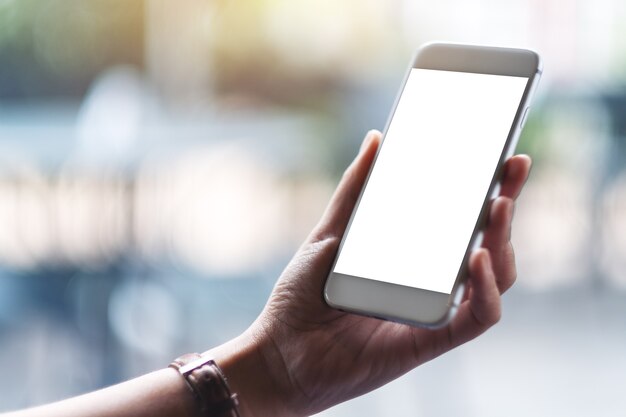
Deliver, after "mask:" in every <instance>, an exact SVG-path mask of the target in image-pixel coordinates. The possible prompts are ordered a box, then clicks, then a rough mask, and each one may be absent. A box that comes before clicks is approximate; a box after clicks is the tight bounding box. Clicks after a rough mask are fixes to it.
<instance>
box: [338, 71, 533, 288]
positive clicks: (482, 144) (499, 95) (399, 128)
mask: <svg viewBox="0 0 626 417" xmlns="http://www.w3.org/2000/svg"><path fill="white" fill-rule="evenodd" d="M527 83H528V78H527V77H513V76H503V75H491V74H476V73H467V72H456V71H440V70H430V69H419V68H413V69H412V70H411V73H410V74H409V77H408V79H407V82H406V84H405V86H404V90H403V92H402V95H401V97H400V100H399V101H398V105H397V107H396V110H395V113H394V115H393V118H392V120H391V122H390V124H389V127H388V129H387V133H386V135H385V139H384V141H383V144H382V147H381V149H380V150H379V154H378V156H377V158H376V162H375V165H374V168H373V170H372V172H371V173H370V176H369V179H368V182H367V184H366V186H365V190H364V191H363V195H362V196H361V199H360V201H359V205H358V208H357V209H356V213H355V214H354V216H353V219H352V222H351V224H350V226H349V228H348V230H347V232H346V233H347V234H346V236H345V238H344V242H343V245H342V248H341V251H340V253H339V256H338V258H337V261H336V263H335V267H334V270H333V272H335V273H340V274H345V275H352V276H356V277H361V278H366V279H373V280H377V281H383V282H389V283H393V284H399V285H403V286H408V287H415V288H421V289H425V290H429V291H435V292H440V293H445V294H450V292H451V291H452V289H453V286H454V282H455V280H456V277H457V274H458V272H459V269H460V267H461V264H462V262H463V258H464V256H465V252H466V250H467V247H468V245H469V242H470V239H471V236H472V232H473V231H474V228H475V226H476V222H477V221H478V217H479V215H480V211H481V208H482V204H483V202H484V200H485V197H486V195H487V192H488V190H489V187H490V185H491V180H492V178H493V175H494V173H495V170H496V168H497V165H498V161H499V159H500V156H501V154H502V152H503V150H504V146H505V144H506V140H507V137H508V135H509V131H510V130H511V126H512V124H513V120H514V118H515V114H516V112H517V109H518V107H519V105H520V102H521V99H522V97H523V94H524V90H525V88H526V84H527Z"/></svg>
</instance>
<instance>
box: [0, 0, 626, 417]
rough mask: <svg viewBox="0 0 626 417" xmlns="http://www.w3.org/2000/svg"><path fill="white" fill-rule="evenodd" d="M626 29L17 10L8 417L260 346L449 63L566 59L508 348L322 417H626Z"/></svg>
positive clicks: (16, 1) (228, 0)
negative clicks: (270, 314) (339, 206)
mask: <svg viewBox="0 0 626 417" xmlns="http://www.w3.org/2000/svg"><path fill="white" fill-rule="evenodd" d="M625 23H626V3H624V2H623V1H620V0H596V1H593V2H589V1H583V0H576V1H565V0H510V1H506V2H504V1H497V0H439V1H436V2H434V1H431V2H426V1H414V0H391V1H381V0H342V1H333V0H254V1H252V0H250V1H241V0H184V1H176V2H175V1H167V0H92V1H84V0H0V369H2V371H1V372H0V411H6V410H11V409H15V408H21V407H27V406H32V405H37V404H41V403H44V402H50V401H54V400H58V399H62V398H65V397H68V396H71V395H76V394H80V393H83V392H86V391H89V390H94V389H97V388H100V387H104V386H107V385H110V384H113V383H116V382H119V381H122V380H125V379H128V378H131V377H134V376H137V375H140V374H142V373H145V372H148V371H151V370H154V369H157V368H161V367H164V366H166V365H167V364H168V363H169V362H170V361H171V360H172V359H173V358H174V357H176V356H178V355H179V354H181V353H185V352H189V351H203V350H206V349H208V348H209V347H212V346H215V345H217V344H219V343H221V342H224V341H226V340H228V339H229V338H231V337H233V336H235V335H237V334H239V333H240V332H241V331H242V330H244V329H245V328H246V327H247V326H248V325H249V324H250V323H251V322H252V320H253V319H254V318H255V317H256V315H257V314H258V313H259V311H260V310H261V308H262V307H263V305H264V302H265V300H266V299H267V296H268V295H269V293H270V291H271V288H272V285H273V283H274V282H275V280H276V278H277V277H278V275H279V274H280V271H281V270H282V268H283V267H284V266H285V265H286V263H287V262H288V260H289V259H290V257H291V256H292V254H293V253H294V251H295V250H296V248H297V247H298V245H299V244H300V242H301V241H302V240H303V239H304V237H305V236H306V234H307V233H308V231H309V230H310V229H311V227H312V226H313V225H314V224H315V222H316V220H317V219H318V217H319V216H320V214H321V212H322V210H323V208H324V207H325V205H326V202H327V200H328V198H329V196H330V194H331V192H332V190H333V188H334V186H335V185H336V183H337V181H338V178H339V176H340V174H341V172H342V170H343V169H344V168H345V167H346V166H347V164H348V163H349V161H350V160H351V159H352V158H353V157H354V155H355V154H356V152H357V149H358V146H359V143H360V141H361V139H362V137H363V136H364V135H365V133H366V132H367V130H369V129H371V128H377V129H383V128H384V124H385V121H386V118H387V116H388V114H389V112H390V110H391V106H392V104H393V100H394V97H395V95H396V93H397V91H398V89H399V87H400V83H401V81H402V78H403V76H404V74H405V71H406V69H407V67H408V65H409V63H410V61H411V58H412V56H413V54H414V51H415V49H416V48H417V47H418V46H419V45H420V44H422V43H424V42H427V41H432V40H447V41H456V42H463V43H480V44H490V45H504V46H521V47H530V48H533V49H536V50H537V51H539V52H540V53H541V55H542V56H543V59H544V70H545V71H544V77H543V79H542V82H541V84H540V88H539V91H538V96H537V97H536V100H535V102H534V105H533V110H532V112H531V115H530V118H529V121H528V123H527V125H526V129H525V132H524V134H523V137H522V140H521V142H520V146H519V151H521V152H526V153H529V154H530V155H531V156H532V157H533V159H534V162H535V163H534V166H533V171H532V174H531V178H530V180H529V183H528V184H527V186H526V188H525V190H524V193H523V196H522V197H521V199H520V201H519V205H518V207H517V211H516V220H515V224H514V230H513V232H514V235H513V240H514V244H515V248H516V253H517V260H518V264H519V278H518V282H517V284H516V286H515V287H514V288H513V289H512V290H511V291H510V292H509V293H507V294H506V296H505V297H504V315H503V319H502V321H501V322H500V323H499V324H498V325H497V326H496V327H494V328H493V329H491V330H490V331H489V332H488V333H487V334H485V335H484V336H482V337H480V338H479V339H477V340H476V341H474V342H472V343H470V344H468V345H465V346H463V347H461V348H459V349H457V350H455V351H453V352H451V353H448V354H446V355H445V356H443V357H441V358H439V359H437V360H435V361H433V362H431V363H428V364H426V365H424V366H422V367H420V368H418V369H416V370H414V371H412V372H410V373H409V374H408V375H406V376H404V377H402V378H400V379H399V380H397V381H395V382H393V383H391V384H389V385H387V386H385V387H383V388H382V389H379V390H378V391H375V392H373V393H371V394H368V395H365V396H363V397H361V398H358V399H356V400H353V401H350V402H347V403H345V404H342V405H340V406H338V407H336V408H334V409H331V410H328V411H326V412H324V413H322V414H321V415H323V416H352V415H354V416H357V415H358V416H362V415H368V416H385V415H390V414H393V415H396V416H415V415H418V416H452V415H464V416H481V417H485V416H501V415H507V416H510V417H514V416H528V415H568V416H588V415H595V416H617V415H623V414H624V410H626V397H624V395H623V382H624V375H626V171H625V170H624V167H625V166H626V165H625V160H624V159H625V157H626V88H624V86H625V85H626V24H625ZM180 323H185V324H186V325H185V326H180V325H179V324H180Z"/></svg>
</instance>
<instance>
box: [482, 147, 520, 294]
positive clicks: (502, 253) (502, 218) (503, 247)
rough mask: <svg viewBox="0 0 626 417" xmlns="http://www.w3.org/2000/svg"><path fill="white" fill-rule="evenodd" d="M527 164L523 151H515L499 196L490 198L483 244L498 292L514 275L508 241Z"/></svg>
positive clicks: (513, 279)
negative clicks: (519, 152) (521, 153)
mask: <svg viewBox="0 0 626 417" xmlns="http://www.w3.org/2000/svg"><path fill="white" fill-rule="evenodd" d="M530 166H531V160H530V158H529V157H528V156H526V155H516V156H514V157H512V158H510V159H509V160H508V161H507V162H506V164H505V166H504V175H503V177H502V181H501V188H500V197H498V198H497V199H496V200H495V201H493V203H492V204H491V207H490V210H489V219H488V222H487V228H486V229H485V232H484V239H483V245H482V246H483V247H484V248H486V249H488V250H489V252H490V253H491V257H492V261H493V269H494V271H495V274H496V277H497V281H496V282H497V285H498V289H499V290H500V293H503V292H504V291H506V290H508V289H509V288H510V287H511V286H512V285H513V283H515V280H516V278H517V270H516V268H515V254H514V252H513V246H512V245H511V242H510V240H511V222H512V221H513V208H514V201H513V200H514V199H515V198H517V197H518V196H519V194H520V192H521V190H522V187H523V186H524V183H525V182H526V180H527V179H528V174H529V172H530Z"/></svg>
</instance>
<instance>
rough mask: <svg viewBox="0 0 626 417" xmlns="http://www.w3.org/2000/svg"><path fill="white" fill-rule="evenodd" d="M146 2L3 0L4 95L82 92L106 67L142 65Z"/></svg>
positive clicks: (0, 57)
mask: <svg viewBox="0 0 626 417" xmlns="http://www.w3.org/2000/svg"><path fill="white" fill-rule="evenodd" d="M143 16H144V2H143V0H90V1H83V0H0V62H2V65H0V98H2V99H7V98H28V97H37V98H41V97H49V96H70V97H75V96H81V95H82V94H84V92H85V91H86V89H87V88H88V86H89V85H90V83H91V82H92V81H93V79H94V78H95V77H96V76H97V75H98V74H99V73H100V72H101V71H102V70H103V69H105V68H107V67H109V66H111V65H116V64H128V65H134V66H138V67H141V66H142V65H143V39H144V18H143Z"/></svg>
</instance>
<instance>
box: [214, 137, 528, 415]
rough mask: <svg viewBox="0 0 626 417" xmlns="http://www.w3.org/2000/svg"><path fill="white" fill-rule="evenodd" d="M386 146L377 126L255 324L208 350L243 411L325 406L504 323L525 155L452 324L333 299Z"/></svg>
mask: <svg viewBox="0 0 626 417" xmlns="http://www.w3.org/2000/svg"><path fill="white" fill-rule="evenodd" d="M379 143H380V133H379V132H375V131H372V132H370V133H369V134H368V135H367V137H366V138H365V141H364V142H363V145H362V147H361V151H360V152H359V155H358V156H357V157H356V159H355V160H354V162H353V163H352V164H351V165H350V167H349V168H348V169H347V170H346V172H345V174H344V176H343V178H342V179H341V182H340V183H339V186H338V187H337V190H336V192H335V194H334V196H333V197H332V199H331V201H330V204H329V206H328V208H327V209H326V212H325V213H324V215H323V217H322V219H321V220H320V222H319V224H318V225H317V226H316V227H315V229H314V230H313V232H312V233H311V234H310V236H309V237H308V238H307V239H306V241H305V243H304V244H303V245H302V247H301V248H300V249H299V250H298V252H297V253H296V255H295V256H294V258H293V259H292V261H291V262H290V263H289V265H288V266H287V268H286V269H285V271H284V272H283V273H282V275H281V277H280V279H279V280H278V282H277V284H276V286H275V288H274V290H273V292H272V295H271V297H270V299H269V301H268V303H267V305H266V307H265V309H264V310H263V312H262V313H261V315H260V316H259V317H258V319H257V320H256V321H255V322H254V324H253V325H252V326H251V327H250V328H249V329H248V330H247V331H246V332H245V333H244V334H243V335H242V336H240V337H239V338H237V339H235V340H233V341H231V342H228V343H226V344H225V345H222V346H220V347H218V348H215V349H213V350H211V351H210V354H212V355H214V357H215V358H216V360H217V362H218V363H219V364H220V365H221V366H222V368H223V369H224V371H225V374H226V376H227V377H228V378H229V381H230V383H231V385H232V389H233V390H234V391H235V392H238V393H239V396H240V401H241V409H242V415H243V416H244V417H245V416H253V415H259V416H260V415H263V416H269V415H272V416H283V415H290V416H291V415H309V414H313V413H316V412H319V411H321V410H324V409H326V408H328V407H331V406H333V405H335V404H338V403H340V402H343V401H346V400H348V399H351V398H354V397H356V396H359V395H361V394H364V393H366V392H368V391H371V390H373V389H375V388H377V387H380V386H381V385H384V384H386V383H387V382H389V381H391V380H393V379H395V378H397V377H399V376H401V375H402V374H404V373H406V372H407V371H409V370H411V369H413V368H415V367H416V366H418V365H420V364H422V363H424V362H426V361H429V360H431V359H433V358H435V357H437V356H439V355H441V354H443V353H445V352H447V351H449V350H451V349H453V348H455V347H456V346H459V345H460V344H462V343H465V342H467V341H469V340H471V339H473V338H475V337H476V336H478V335H480V334H481V333H483V332H485V331H486V330H487V329H488V328H489V327H491V326H492V325H494V324H495V323H496V322H497V321H498V320H499V319H500V295H501V294H502V293H503V292H504V291H506V290H507V289H508V288H509V287H510V286H511V285H513V283H514V281H515V278H516V270H515V260H514V255H513V248H512V246H511V243H510V228H511V220H512V217H513V205H514V203H513V201H514V199H515V198H516V197H517V195H518V194H519V192H520V190H521V189H522V186H523V184H524V182H525V181H526V178H527V176H528V173H529V169H530V158H528V157H527V156H514V157H512V158H511V159H509V161H507V163H506V166H505V171H504V178H503V180H502V184H501V192H500V197H498V198H497V199H496V200H495V201H494V202H493V204H492V205H491V210H490V214H489V221H488V225H487V228H486V230H485V234H484V243H483V248H482V249H480V250H478V251H475V252H474V253H473V254H472V256H471V258H470V262H469V275H470V277H469V286H468V290H467V291H466V295H465V299H464V301H463V303H462V304H461V306H460V307H459V310H458V312H457V314H456V316H455V317H454V318H453V320H452V321H451V322H450V323H449V324H448V325H446V326H445V327H443V328H440V329H437V330H426V329H419V328H414V327H410V326H406V325H402V324H396V323H391V322H385V321H381V320H377V319H373V318H367V317H362V316H357V315H353V314H347V313H344V312H341V311H338V310H334V309H332V308H330V307H328V306H327V305H326V303H325V302H324V299H323V295H322V294H323V287H324V283H325V280H326V278H327V276H328V274H329V272H330V268H331V265H332V262H333V260H334V257H335V255H336V252H337V249H338V246H339V242H340V241H341V237H342V235H343V233H344V231H345V229H346V226H347V224H348V220H349V218H350V214H351V213H352V210H353V208H354V206H355V204H356V201H357V198H358V196H359V193H360V191H361V188H362V187H363V184H364V182H365V178H366V176H367V173H368V170H369V168H370V165H371V163H372V160H373V158H374V155H375V153H376V149H377V147H378V145H379Z"/></svg>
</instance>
